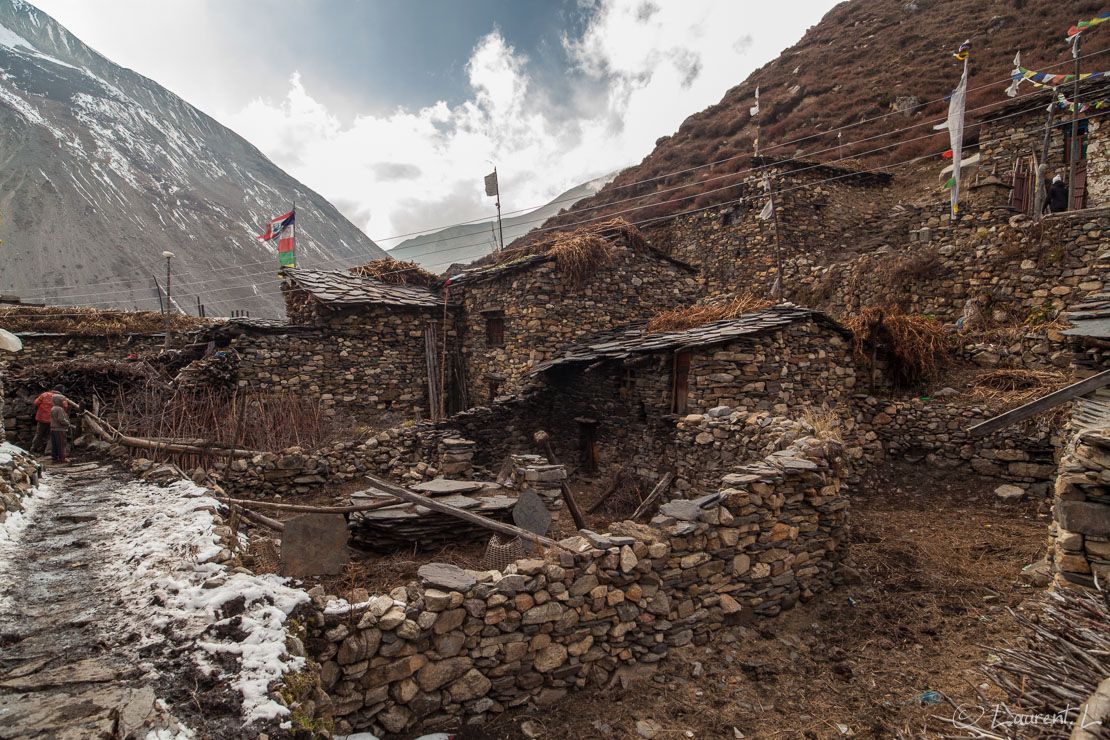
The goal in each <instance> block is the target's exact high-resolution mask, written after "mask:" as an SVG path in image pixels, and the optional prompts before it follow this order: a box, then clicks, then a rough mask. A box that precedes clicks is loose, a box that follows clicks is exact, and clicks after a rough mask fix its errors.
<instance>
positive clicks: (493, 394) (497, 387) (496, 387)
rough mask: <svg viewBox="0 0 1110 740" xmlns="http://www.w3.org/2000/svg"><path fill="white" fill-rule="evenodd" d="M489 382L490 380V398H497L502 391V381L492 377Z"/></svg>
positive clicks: (491, 399)
mask: <svg viewBox="0 0 1110 740" xmlns="http://www.w3.org/2000/svg"><path fill="white" fill-rule="evenodd" d="M488 382H489V400H490V401H493V400H494V399H495V398H497V394H498V393H500V392H501V381H500V380H492V379H491V380H489V381H488Z"/></svg>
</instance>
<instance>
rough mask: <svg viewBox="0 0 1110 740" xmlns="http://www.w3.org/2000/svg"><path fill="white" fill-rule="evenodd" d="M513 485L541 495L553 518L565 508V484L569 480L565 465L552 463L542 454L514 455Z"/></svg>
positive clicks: (519, 489) (512, 458) (520, 489)
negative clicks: (563, 492)
mask: <svg viewBox="0 0 1110 740" xmlns="http://www.w3.org/2000/svg"><path fill="white" fill-rule="evenodd" d="M511 460H512V466H513V472H512V479H511V485H512V487H513V488H514V489H516V490H517V491H526V490H531V491H534V492H535V493H536V495H537V496H539V497H540V500H541V501H543V503H544V505H545V506H546V507H547V510H548V511H550V512H552V518H555V517H556V516H557V513H558V512H559V510H560V509H562V508H563V494H562V491H563V484H564V483H566V481H567V468H566V466H565V465H551V464H549V463H548V462H547V458H546V457H541V456H540V455H513V456H512V457H511Z"/></svg>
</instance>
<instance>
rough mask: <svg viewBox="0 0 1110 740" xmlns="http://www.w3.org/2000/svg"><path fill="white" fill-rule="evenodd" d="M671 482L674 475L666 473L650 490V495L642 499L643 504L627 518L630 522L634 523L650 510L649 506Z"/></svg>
mask: <svg viewBox="0 0 1110 740" xmlns="http://www.w3.org/2000/svg"><path fill="white" fill-rule="evenodd" d="M673 480H674V473H667V474H666V475H664V476H663V477H662V478H661V479H660V480H659V483H657V484H656V486H655V488H653V489H652V491H651V493H649V494H648V497H647V498H645V499H644V502H643V503H642V504H640V505H639V506H638V507H636V511H634V512H632V516H630V517H628V518H629V519H630V520H631V521H636V520H637V519H639V518H640V517H641V516H643V515H644V514H646V513H647V512H648V511H649V510H650V509H651V505H652V504H653V503H655V501H656V499H658V498H659V497H660V496H662V495H663V491H666V490H667V488H669V487H670V485H671V482H672V481H673Z"/></svg>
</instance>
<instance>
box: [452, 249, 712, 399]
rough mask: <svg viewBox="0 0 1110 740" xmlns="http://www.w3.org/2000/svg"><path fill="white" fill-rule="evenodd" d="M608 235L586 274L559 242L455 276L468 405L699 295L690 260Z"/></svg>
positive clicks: (509, 389) (515, 386)
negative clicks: (573, 348) (601, 335)
mask: <svg viewBox="0 0 1110 740" xmlns="http://www.w3.org/2000/svg"><path fill="white" fill-rule="evenodd" d="M604 238H605V241H606V246H605V247H603V249H604V250H605V252H604V257H602V258H599V264H596V265H593V266H592V267H591V268H590V269H587V270H585V271H584V272H585V274H579V273H577V272H576V271H574V270H573V269H571V268H569V267H567V266H566V265H564V264H563V262H562V260H563V259H564V257H561V256H560V254H561V250H560V248H559V244H558V243H556V244H555V245H554V248H552V249H551V250H549V251H547V252H544V253H539V254H525V256H522V257H520V258H518V259H514V260H512V261H508V262H504V263H502V264H494V265H491V266H483V267H477V268H474V269H470V270H466V271H464V272H462V273H460V274H459V275H456V276H454V277H452V278H450V279H449V280H448V282H447V288H446V289H447V293H448V295H449V296H450V298H451V299H452V300H453V301H455V302H457V303H458V304H459V305H460V307H461V312H460V316H459V335H460V336H459V344H458V346H459V349H460V351H461V357H462V363H463V365H464V366H465V376H466V386H467V389H468V394H467V395H468V400H469V403H467V404H464V406H467V407H469V406H476V405H479V404H482V403H489V402H491V401H492V400H493V399H494V398H496V397H497V396H498V395H499V394H501V393H510V392H513V391H515V390H517V389H519V387H520V384H521V380H522V378H523V377H524V375H525V372H526V370H527V369H528V367H529V366H531V365H534V364H536V363H540V362H544V361H546V360H550V359H552V358H554V357H556V356H557V355H558V353H559V352H560V351H562V350H564V349H566V348H567V347H569V346H570V345H572V344H574V343H576V342H581V341H583V340H584V339H586V338H587V337H589V336H590V335H592V334H596V333H598V332H600V331H605V330H608V329H612V328H614V327H617V326H621V325H623V324H627V323H629V322H631V321H636V320H640V319H646V318H648V317H650V316H652V315H653V314H655V313H656V312H657V311H658V310H660V309H662V308H670V307H673V306H675V305H681V304H685V303H689V302H690V301H692V300H693V299H694V298H695V297H696V293H697V290H698V287H697V282H696V281H695V279H694V276H693V275H694V270H693V269H692V268H691V267H690V266H689V265H686V264H684V263H682V262H679V261H677V260H674V259H671V258H670V257H668V256H666V255H665V254H663V253H662V252H660V251H658V250H657V249H655V248H653V247H651V246H649V245H647V244H646V243H644V242H643V240H642V239H641V238H639V235H638V234H630V233H629V232H628V231H626V230H620V231H617V230H614V231H612V232H610V233H608V234H605V235H604Z"/></svg>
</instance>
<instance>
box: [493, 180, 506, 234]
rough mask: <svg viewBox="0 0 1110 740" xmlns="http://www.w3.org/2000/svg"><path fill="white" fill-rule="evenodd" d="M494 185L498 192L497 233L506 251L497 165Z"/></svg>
mask: <svg viewBox="0 0 1110 740" xmlns="http://www.w3.org/2000/svg"><path fill="white" fill-rule="evenodd" d="M493 183H494V188H495V189H496V190H497V232H498V234H500V236H501V250H500V251H502V252H504V251H505V230H504V229H503V228H502V227H501V181H500V179H499V178H498V177H497V165H494V167H493Z"/></svg>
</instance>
